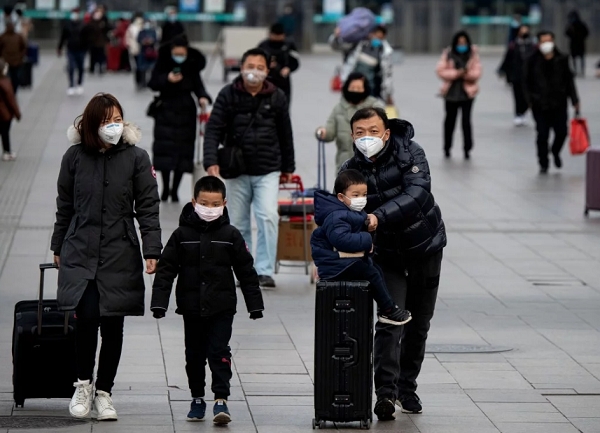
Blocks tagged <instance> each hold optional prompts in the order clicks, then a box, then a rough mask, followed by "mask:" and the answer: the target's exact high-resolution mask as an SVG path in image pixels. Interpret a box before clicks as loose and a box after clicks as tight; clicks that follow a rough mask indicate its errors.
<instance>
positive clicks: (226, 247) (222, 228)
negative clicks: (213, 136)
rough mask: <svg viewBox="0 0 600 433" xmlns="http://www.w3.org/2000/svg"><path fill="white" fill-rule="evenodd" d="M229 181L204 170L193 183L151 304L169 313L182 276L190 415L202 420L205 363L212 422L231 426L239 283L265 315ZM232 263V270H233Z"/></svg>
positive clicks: (254, 311)
mask: <svg viewBox="0 0 600 433" xmlns="http://www.w3.org/2000/svg"><path fill="white" fill-rule="evenodd" d="M225 194H226V190H225V184H224V183H223V182H222V181H221V180H220V179H219V178H217V177H214V176H205V177H203V178H201V179H200V180H199V181H198V182H197V183H196V185H195V187H194V198H193V199H192V202H191V203H188V204H187V205H185V207H184V208H183V211H182V213H181V217H180V219H179V228H178V229H176V230H175V232H174V233H173V234H172V235H171V238H170V239H169V242H168V243H167V246H166V247H165V249H164V251H163V254H162V256H161V258H160V260H159V262H158V268H157V273H156V278H155V279H154V285H153V290H152V303H151V307H150V309H151V310H152V312H153V313H154V317H155V318H156V319H160V318H163V317H165V313H166V312H167V308H168V306H169V298H170V296H171V290H172V287H173V281H174V280H175V278H176V277H178V280H177V288H176V290H175V297H176V299H177V309H176V310H175V312H176V313H177V314H181V315H183V324H184V332H185V357H186V372H187V375H188V382H189V387H190V391H191V394H192V403H191V407H190V411H189V413H188V415H187V419H188V421H202V420H204V417H205V413H206V402H205V401H204V396H205V392H204V391H205V390H204V386H205V383H204V382H205V365H206V361H207V360H208V365H209V367H210V370H211V372H212V391H213V393H214V398H215V405H214V408H213V416H214V418H213V422H214V423H215V424H228V423H229V422H231V415H230V413H229V409H228V407H227V398H228V397H229V386H230V385H229V381H230V379H231V376H232V372H231V349H230V347H229V340H230V338H231V332H232V324H233V316H234V315H235V313H236V305H237V300H236V287H235V280H234V278H233V273H234V272H235V276H236V277H237V279H238V280H239V281H240V286H241V289H242V293H243V295H244V300H245V301H246V307H247V309H248V312H249V313H250V318H251V319H253V320H256V319H260V318H262V317H263V314H262V311H263V309H264V305H263V299H262V294H261V291H260V288H259V284H258V275H257V274H256V271H255V269H254V266H253V264H254V260H253V258H252V255H251V254H250V252H249V251H248V248H247V246H246V242H245V241H244V238H243V237H242V235H241V234H240V232H239V231H238V230H237V229H236V228H235V227H233V226H232V225H231V224H230V223H229V216H228V214H227V208H226V207H225V205H226V204H227V200H226V199H225ZM232 269H233V271H232Z"/></svg>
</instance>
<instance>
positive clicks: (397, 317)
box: [377, 305, 412, 326]
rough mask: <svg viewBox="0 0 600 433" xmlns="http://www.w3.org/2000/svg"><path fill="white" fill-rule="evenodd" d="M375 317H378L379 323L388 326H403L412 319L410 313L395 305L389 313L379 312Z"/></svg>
mask: <svg viewBox="0 0 600 433" xmlns="http://www.w3.org/2000/svg"><path fill="white" fill-rule="evenodd" d="M377 315H378V316H379V321H380V322H381V323H387V324H388V325H396V326H400V325H404V324H405V323H408V322H410V320H411V319H412V316H411V314H410V311H408V310H403V309H401V308H400V307H398V306H397V305H394V307H393V308H392V309H391V310H390V311H386V312H383V311H380V312H379V313H378V314H377Z"/></svg>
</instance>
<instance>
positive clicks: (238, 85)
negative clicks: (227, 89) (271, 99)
mask: <svg viewBox="0 0 600 433" xmlns="http://www.w3.org/2000/svg"><path fill="white" fill-rule="evenodd" d="M232 86H233V88H234V89H235V90H237V91H238V92H243V93H248V94H250V93H249V92H248V91H247V90H246V87H245V86H244V80H243V79H242V77H241V75H240V76H238V77H237V78H236V79H235V80H234V81H233V84H232ZM276 90H277V87H276V86H275V84H273V83H271V82H270V81H269V80H268V79H267V80H265V82H264V84H263V87H262V89H261V90H260V92H258V94H259V95H271V94H273V93H275V91H276Z"/></svg>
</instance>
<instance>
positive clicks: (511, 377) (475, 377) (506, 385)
mask: <svg viewBox="0 0 600 433" xmlns="http://www.w3.org/2000/svg"><path fill="white" fill-rule="evenodd" d="M452 376H453V377H454V378H455V379H456V381H457V382H458V384H459V385H460V386H461V387H462V388H464V389H467V388H468V389H477V388H479V389H488V388H491V389H515V390H519V389H531V385H530V384H529V383H528V382H527V381H526V380H525V379H524V378H523V376H521V375H520V374H519V373H518V372H516V371H484V372H481V371H477V372H470V371H455V372H453V373H452Z"/></svg>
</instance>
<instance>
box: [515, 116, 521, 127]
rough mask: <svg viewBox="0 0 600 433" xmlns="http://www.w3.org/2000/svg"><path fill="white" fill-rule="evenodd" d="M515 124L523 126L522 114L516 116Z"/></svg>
mask: <svg viewBox="0 0 600 433" xmlns="http://www.w3.org/2000/svg"><path fill="white" fill-rule="evenodd" d="M514 122H515V126H523V117H521V116H517V117H515V120H514Z"/></svg>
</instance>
